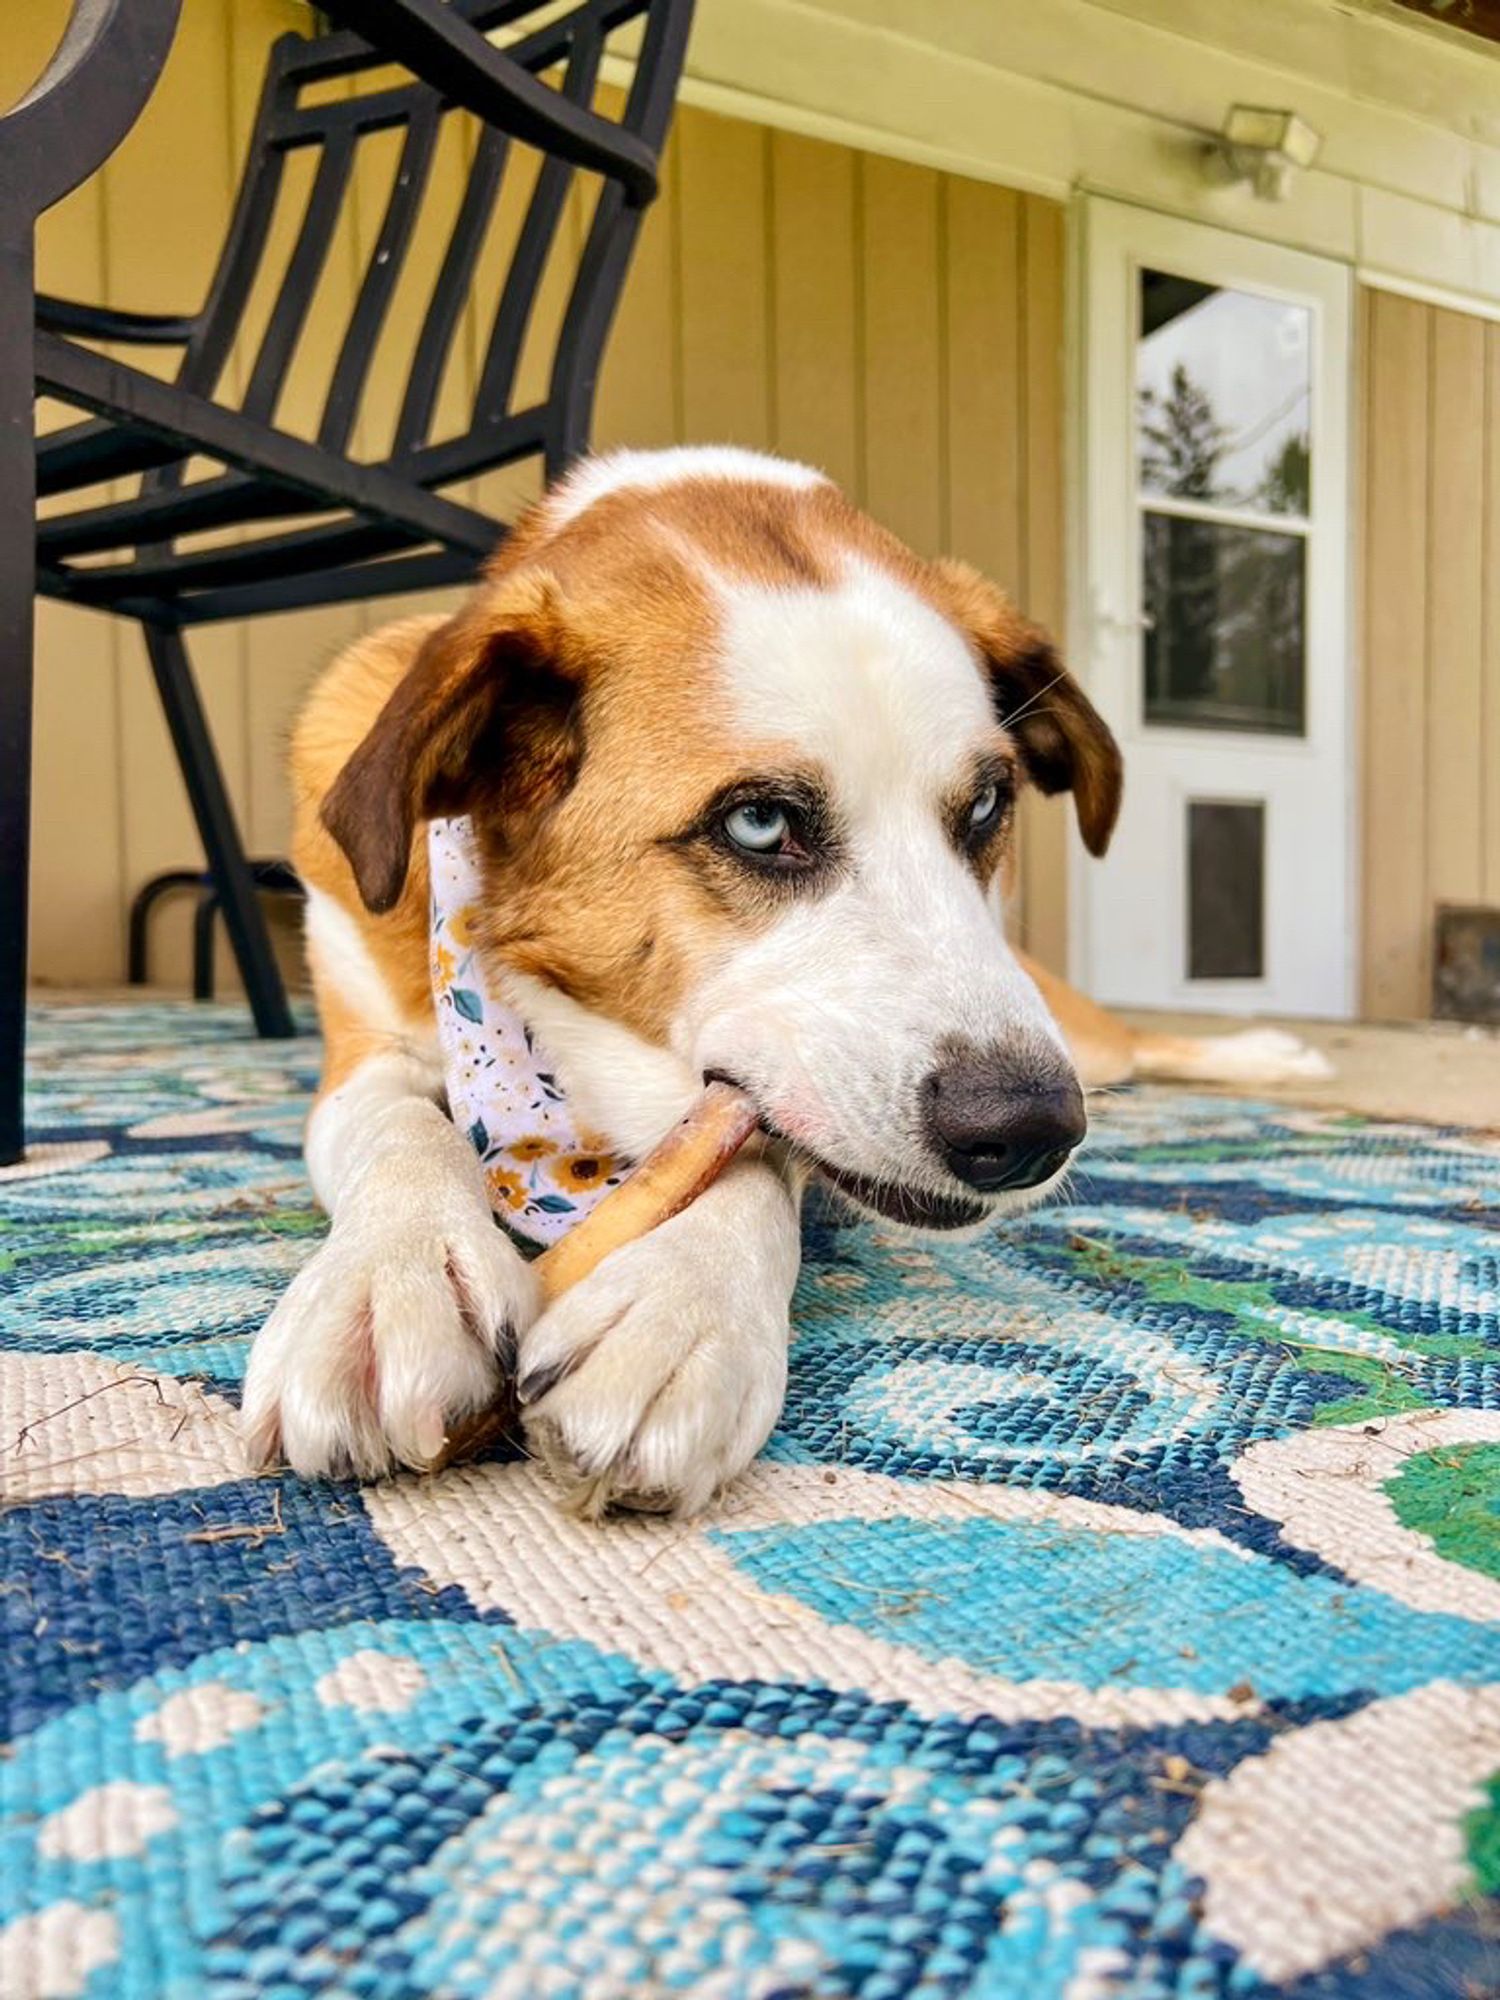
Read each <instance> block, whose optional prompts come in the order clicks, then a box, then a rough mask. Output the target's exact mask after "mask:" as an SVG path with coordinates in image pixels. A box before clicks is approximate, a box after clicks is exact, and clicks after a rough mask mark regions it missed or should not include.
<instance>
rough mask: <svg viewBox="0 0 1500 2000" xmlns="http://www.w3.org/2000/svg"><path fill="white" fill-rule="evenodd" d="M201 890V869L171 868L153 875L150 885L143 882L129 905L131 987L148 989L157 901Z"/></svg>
mask: <svg viewBox="0 0 1500 2000" xmlns="http://www.w3.org/2000/svg"><path fill="white" fill-rule="evenodd" d="M202 886H203V871H202V869H201V868H169V869H167V871H166V873H165V874H162V875H153V876H152V877H151V880H150V881H149V882H143V883H142V884H141V886H140V888H139V889H137V890H136V892H135V895H134V897H133V898H132V900H131V904H130V923H129V927H128V931H127V935H128V938H129V946H128V951H127V957H126V964H127V966H128V968H129V969H128V971H127V972H126V974H125V977H126V979H127V980H128V981H129V983H130V984H131V985H132V986H146V985H148V984H149V983H150V977H151V970H150V967H151V961H150V955H149V948H150V942H151V940H150V936H149V933H148V927H149V925H150V922H151V912H152V911H153V910H154V909H155V908H156V904H157V899H158V898H159V897H161V896H165V895H168V894H169V893H170V892H171V891H172V890H173V889H201V888H202Z"/></svg>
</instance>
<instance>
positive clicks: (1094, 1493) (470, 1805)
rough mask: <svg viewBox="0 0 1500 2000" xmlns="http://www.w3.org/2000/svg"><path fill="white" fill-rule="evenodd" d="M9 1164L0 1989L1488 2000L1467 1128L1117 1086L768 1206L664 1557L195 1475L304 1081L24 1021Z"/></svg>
mask: <svg viewBox="0 0 1500 2000" xmlns="http://www.w3.org/2000/svg"><path fill="white" fill-rule="evenodd" d="M32 1055H33V1061H32V1075H33V1083H32V1093H33V1094H32V1098H31V1117H32V1121H33V1130H34V1131H35V1132H36V1134H37V1137H38V1140H39V1144H38V1146H37V1148H36V1151H35V1154H34V1156H33V1157H32V1159H31V1160H29V1161H28V1163H27V1165H26V1166H25V1167H24V1168H23V1169H20V1170H8V1171H7V1172H5V1173H4V1174H0V1219H3V1232H0V1492H3V1507H0V1540H3V1551H0V1623H3V1627H4V1636H5V1654H4V1683H3V1690H0V1693H3V1706H4V1718H3V1736H4V1747H3V1749H0V1816H3V1817H0V1996H3V2000H199V1996H211V2000H305V1996H314V1995H316V1996H320V2000H423V1997H424V1996H441V2000H471V1996H472V2000H479V1996H490V1997H491V2000H540V1997H541V1996H555V2000H575V1997H576V2000H624V1997H625V1996H632V1997H633V1996H648V2000H649V1997H650V1996H666V1995H672V1994H679V1993H682V1994H689V1995H694V1996H708V2000H741V1996H744V1997H745V2000H751V1996H755V2000H843V1996H858V2000H899V1996H910V2000H1012V1996H1013V1997H1014V2000H1210V1996H1223V2000H1231V1996H1233V2000H1270V1996H1273V1995H1274V1996H1276V1997H1277V2000H1336V1996H1337V2000H1342V1996H1355V1995H1358V1996H1371V2000H1373V1997H1374V1996H1392V2000H1398V1996H1399V2000H1410V1996H1424V1995H1432V1996H1444V2000H1447V1996H1454V2000H1465V1997H1466V2000H1486V1996H1495V1995H1500V1903H1497V1901H1496V1895H1497V1892H1500V1145H1497V1144H1496V1143H1495V1142H1491V1141H1487V1140H1485V1139H1483V1138H1481V1137H1477V1136H1475V1135H1473V1134H1456V1133H1451V1132H1444V1131H1439V1130H1435V1129H1429V1128H1425V1127H1419V1126H1413V1125H1400V1126H1397V1125H1391V1124H1377V1123H1371V1122H1367V1121H1363V1120H1360V1119H1357V1118H1350V1117H1342V1116H1331V1115H1328V1114H1321V1113H1311V1112H1305V1111H1288V1110H1284V1109H1282V1110H1278V1109H1276V1108H1274V1107H1271V1106H1267V1105H1258V1104H1250V1103H1244V1102H1233V1101H1227V1100H1225V1101H1216V1100H1212V1099H1209V1098H1206V1097H1203V1096H1189V1095H1183V1094H1180V1093H1174V1092H1168V1091H1164V1090H1160V1089H1154V1090H1145V1089H1142V1090H1137V1091H1134V1092H1122V1093H1119V1094H1116V1095H1114V1096H1111V1097H1108V1098H1105V1099H1103V1100H1102V1101H1100V1102H1099V1103H1097V1104H1096V1106H1095V1112H1094V1128H1093V1131H1092V1134H1091V1137H1090V1140H1089V1143H1088V1146H1087V1149H1086V1152H1085V1154H1084V1156H1083V1159H1082V1161H1081V1163H1080V1166H1079V1169H1078V1171H1077V1173H1076V1176H1075V1179H1074V1183H1073V1187H1072V1192H1071V1196H1070V1199H1069V1200H1068V1201H1067V1202H1066V1203H1065V1204H1061V1205H1057V1206H1054V1207H1050V1208H1048V1209H1046V1210H1044V1211H1042V1212H1040V1213H1038V1214H1037V1215H1036V1216H1034V1217H1033V1218H1030V1219H1028V1220H1027V1221H1026V1222H1025V1223H1024V1224H1021V1225H1018V1226H1014V1227H1007V1228H1005V1229H1002V1230H999V1231H997V1232H996V1233H994V1234H993V1235H991V1236H990V1237H988V1238H987V1239H985V1240H982V1241H979V1242H971V1243H961V1244H960V1243H945V1242H942V1241H936V1242H922V1243H918V1242H916V1241H914V1240H911V1239H903V1238H902V1237H900V1236H899V1235H897V1234H895V1233H893V1232H888V1231H885V1230H882V1229H880V1228H878V1227H876V1226H873V1225H871V1224H868V1223H864V1222H857V1221H854V1220H852V1219H850V1218H849V1217H847V1216H844V1215H841V1214H839V1213H837V1212H835V1211H834V1210H833V1209H832V1208H831V1207H830V1206H828V1205H817V1204H816V1203H815V1204H814V1205H813V1207H812V1209H811V1210H810V1212H809V1215H808V1220H807V1227H806V1239H807V1259H806V1267H805V1270H804V1273H803V1277H802V1280H801V1284H800V1287H799V1290H798V1293H797V1297H796V1301H795V1324H796V1328H797V1339H796V1345H795V1348H794V1351H793V1357H792V1368H791V1388H790V1395H789V1398H788V1402H787V1408H786V1413H785V1416H784V1418H783V1420H782V1422H781V1424H780V1426H779V1428H778V1430H777V1432H776V1434H775V1436H774V1438H773V1440H772V1442H771V1444H770V1446H769V1447H768V1449H767V1451H766V1453H765V1454H764V1456H763V1458H762V1460H761V1461H760V1462H759V1463H758V1464H757V1465H756V1466H755V1467H754V1468H753V1470H752V1471H751V1473H750V1474H749V1475H748V1476H747V1477H746V1478H745V1479H744V1480H743V1481H741V1482H740V1483H739V1484H738V1485H737V1486H736V1487H735V1488H734V1489H733V1490H732V1491H731V1492H730V1493H729V1494H728V1495H727V1496H725V1497H724V1499H723V1500H722V1501H721V1502H719V1503H718V1504H717V1505H716V1507H715V1508H714V1510H713V1511H712V1512H711V1513H710V1514H709V1515H707V1516H706V1517H705V1518H703V1519H701V1520H698V1521H695V1522H692V1523H690V1524H689V1523H683V1522H680V1521H663V1520H654V1519H638V1520H627V1521H622V1522H617V1523H612V1524H607V1525H605V1526H603V1527H589V1526H583V1525H580V1524H578V1523H576V1522H573V1521H571V1520H569V1519H567V1518H565V1517H564V1516H563V1515H562V1514H561V1513H560V1512H559V1511H558V1510H557V1508H556V1506H555V1504H554V1502H553V1499H552V1496H551V1494H550V1492H549V1490H548V1487H547V1484H546V1482H545V1479H544V1478H543V1476H542V1475H541V1474H540V1473H539V1471H538V1470H537V1468H535V1467H534V1466H532V1465H531V1464H529V1463H528V1462H527V1461H526V1460H525V1459H524V1458H523V1457H522V1456H521V1455H519V1454H518V1453H515V1452H511V1453H509V1454H508V1455H507V1454H505V1453H501V1454H499V1455H497V1456H495V1457H494V1458H493V1459H491V1460H490V1461H488V1462H486V1463H484V1464H481V1465H478V1466H473V1467H468V1468H464V1469H460V1470H455V1471H452V1472H449V1473H446V1474H444V1475H442V1476H440V1477H437V1478H434V1479H430V1480H419V1479H415V1478H401V1479H396V1480H391V1481H388V1482H385V1483H383V1484H380V1485H377V1486H371V1487H367V1488H363V1489H361V1488H359V1487H357V1486H355V1485H353V1484H350V1483H343V1484H330V1485H309V1484H305V1483H303V1482H301V1481H299V1480H297V1479H294V1478H291V1477H266V1478H255V1477H252V1476H250V1475H249V1473H248V1470H247V1467H246V1464H245V1461H244V1459H243V1456H242V1454H241V1451H240V1447H239V1443H238V1439H237V1435H236V1428H235V1406H236V1402H237V1398H238V1384H239V1381H240V1378H241V1375H242V1373H243V1369H244V1364H245V1358H246V1353H247V1350H248V1346H249V1342H250V1339H251V1336H252V1334H253V1333H254V1331H255V1329H256V1328H257V1326H258V1325H259V1324H260V1323H261V1321H262V1320H263V1319H264V1317H265V1316H266V1314H267V1312H268V1311H269V1310H270V1307H271V1305H272V1303H273V1301H274V1300H275V1299H276V1297H277V1295H278V1293H279V1292H280V1291H281V1289H282V1288H283V1287H284V1286H285V1284H286V1283H287V1281H288V1279H289V1278H290V1277H291V1276H292V1274H293V1273H294V1272H295V1271H296V1270H297V1269H298V1268H299V1267H300V1266H301V1265H302V1263H303V1262H304V1260H305V1259H306V1258H307V1257H309V1256H310V1255H311V1254H312V1253H313V1251H314V1250H315V1249H316V1247H317V1244H318V1242H319V1239H320V1237H321V1236H322V1234H323V1231H324V1228H325V1226H326V1225H325V1223H324V1221H323V1219H322V1217H321V1216H320V1215H319V1214H318V1213H317V1211H316V1210H315V1208H314V1207H313V1204H312V1200H311V1196H310V1193H309V1190H308V1187H307V1183H306V1180H305V1178H304V1175H303V1171H302V1165H301V1159H300V1152H299V1145H300V1128H301V1123H302V1119H303V1117H304V1115H305V1111H306V1107H307V1102H308V1096H309V1092H310V1090H311V1087H312V1083H313V1079H314V1075H315V1070H316V1060H317V1051H316V1045H315V1043H314V1041H313V1039H312V1038H311V1037H310V1036H309V1037H306V1038H304V1039H302V1040H300V1041H297V1042H293V1043H289V1044H288V1043H282V1044H270V1043H257V1042H255V1041H254V1040H252V1039H250V1037H249V1036H248V1034H247V1031H246V1027H245V1023H244V1018H243V1015H242V1014H241V1012H240V1011H239V1010H238V1009H235V1008H227V1007H226V1008H213V1007H208V1008H204V1007H191V1006H188V1005H186V1004H184V1005H177V1006H169V1005H161V1004H158V1005H151V1006H137V1007H129V1008H126V1007H98V1008H91V1007H55V1008H51V1009H43V1010H41V1011H40V1012H39V1014H38V1017H37V1020H36V1023H35V1031H34V1037H33V1044H32Z"/></svg>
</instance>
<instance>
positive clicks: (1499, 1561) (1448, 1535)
mask: <svg viewBox="0 0 1500 2000" xmlns="http://www.w3.org/2000/svg"><path fill="white" fill-rule="evenodd" d="M1385 1490H1386V1492H1387V1493H1388V1494H1389V1495H1390V1499H1391V1505H1392V1506H1393V1507H1394V1508H1395V1510H1396V1518H1397V1520H1398V1521H1400V1523H1401V1525H1402V1527H1404V1528H1413V1529H1415V1530H1416V1531H1417V1533H1418V1534H1422V1535H1426V1536H1428V1537H1429V1538H1430V1540H1431V1541H1432V1544H1433V1546H1434V1548H1436V1550H1437V1552H1438V1554H1439V1555H1442V1556H1446V1557H1447V1558H1448V1560H1449V1561H1450V1562H1456V1563H1463V1564H1465V1565H1466V1566H1467V1567H1468V1568H1469V1569H1477V1570H1480V1571H1482V1572H1483V1574H1484V1575H1485V1576H1492V1577H1496V1578H1500V1444H1461V1445H1450V1446H1448V1447H1447V1448H1446V1449H1443V1450H1439V1451H1423V1452H1418V1453H1416V1454H1415V1455H1414V1456H1413V1457H1411V1458H1409V1459H1407V1460H1406V1462H1405V1464H1404V1465H1403V1466H1402V1467H1401V1470H1400V1471H1399V1472H1398V1473H1397V1474H1396V1476H1395V1478H1394V1479H1391V1480H1388V1481H1387V1482H1386V1489H1385ZM1496 1853H1497V1856H1500V1847H1497V1849H1496Z"/></svg>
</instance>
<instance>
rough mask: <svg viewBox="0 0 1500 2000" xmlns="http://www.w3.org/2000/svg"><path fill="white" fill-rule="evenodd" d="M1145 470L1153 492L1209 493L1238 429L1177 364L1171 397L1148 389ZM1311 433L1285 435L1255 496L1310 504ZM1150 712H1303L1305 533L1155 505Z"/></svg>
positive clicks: (1150, 539) (1248, 723)
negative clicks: (1171, 512) (1298, 535)
mask: <svg viewBox="0 0 1500 2000" xmlns="http://www.w3.org/2000/svg"><path fill="white" fill-rule="evenodd" d="M1138 419H1139V424H1140V437H1141V474H1142V481H1143V484H1144V485H1145V486H1146V487H1147V489H1148V490H1150V491H1155V492H1159V493H1161V492H1164V493H1167V494H1170V495H1171V496H1172V497H1173V498H1174V499H1182V500H1204V501H1209V502H1213V501H1214V500H1216V499H1218V498H1219V497H1220V495H1219V493H1218V488H1217V480H1216V475H1217V471H1218V464H1219V460H1220V458H1221V457H1222V456H1223V454H1224V452H1225V449H1226V446H1227V445H1228V443H1229V438H1230V433H1229V431H1228V429H1227V427H1226V426H1225V425H1223V424H1221V423H1220V422H1219V420H1218V418H1217V417H1216V416H1215V415H1214V408H1213V401H1212V398H1211V397H1210V396H1209V395H1208V393H1207V391H1206V390H1204V389H1202V388H1200V387H1199V385H1198V384H1197V383H1196V382H1194V381H1193V379H1192V377H1191V376H1190V375H1189V374H1188V372H1187V370H1186V368H1184V367H1183V366H1182V365H1181V364H1180V363H1179V364H1178V366H1177V367H1175V368H1174V369H1173V371H1172V386H1171V389H1170V392H1169V393H1168V394H1167V395H1165V396H1158V395H1157V394H1156V393H1155V392H1154V391H1152V390H1150V389H1143V390H1142V391H1141V392H1140V398H1139V409H1138ZM1308 489H1309V452H1308V440H1307V437H1306V435H1305V434H1299V435H1296V436H1292V437H1289V438H1287V439H1286V441H1285V442H1284V443H1283V445H1282V446H1281V448H1280V450H1279V451H1278V452H1277V453H1276V455H1275V457H1274V458H1273V459H1272V460H1271V463H1270V464H1269V466H1268V467H1267V468H1266V472H1265V474H1264V477H1263V479H1262V481H1261V484H1260V487H1259V489H1258V491H1257V492H1256V493H1255V495H1254V496H1253V504H1258V505H1259V506H1261V507H1263V508H1264V509H1265V510H1266V512H1268V513H1293V514H1303V513H1305V512H1306V511H1307V501H1308ZM1143 562H1144V570H1145V574H1144V577H1143V579H1142V580H1143V583H1144V594H1145V608H1146V612H1147V616H1148V618H1149V620H1150V624H1149V625H1148V628H1147V640H1146V696H1147V710H1148V713H1149V714H1151V715H1152V716H1154V717H1155V718H1156V719H1157V720H1160V721H1173V720H1175V721H1180V722H1189V721H1197V722H1200V723H1207V724H1210V725H1212V724H1213V723H1218V724H1221V725H1223V726H1227V727H1234V726H1235V725H1236V724H1237V725H1238V726H1239V727H1241V728H1271V729H1275V728H1281V729H1297V728H1300V726H1301V720H1302V653H1303V647H1302V638H1303V548H1302V544H1301V542H1300V540H1298V539H1295V538H1293V537H1291V536H1287V535H1278V534H1271V533H1267V532H1265V531H1263V530H1261V529H1257V528H1241V527H1236V526H1232V525H1230V524H1229V523H1227V522H1216V521H1195V520H1191V519H1184V518H1180V517H1178V518H1173V517H1171V516H1167V515H1159V514H1152V513H1150V512H1149V511H1148V513H1147V515H1146V519H1145V539H1144V548H1143Z"/></svg>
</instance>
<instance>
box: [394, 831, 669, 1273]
mask: <svg viewBox="0 0 1500 2000" xmlns="http://www.w3.org/2000/svg"><path fill="white" fill-rule="evenodd" d="M427 857H428V866H429V873H430V877H431V884H432V898H431V911H432V914H431V933H430V938H429V957H430V964H431V972H432V1001H433V1007H434V1010H435V1012H436V1016H437V1028H438V1039H439V1042H440V1044H441V1047H442V1051H443V1075H444V1082H445V1084H446V1086H447V1092H448V1110H449V1115H450V1116H451V1117H452V1119H453V1122H454V1124H455V1125H456V1126H457V1127H458V1129H459V1131H460V1132H462V1133H464V1134H465V1135H466V1136H467V1138H468V1140H469V1142H470V1144H471V1145H472V1146H473V1148H474V1150H475V1152H476V1153H477V1154H478V1155H479V1160H480V1164H481V1166H482V1167H483V1168H484V1177H485V1185H486V1187H487V1188H488V1191H489V1197H490V1206H491V1207H492V1208H493V1209H494V1211H495V1213H496V1214H497V1215H498V1216H499V1217H500V1219H501V1220H502V1221H503V1222H504V1223H505V1225H506V1227H507V1228H508V1229H510V1230H512V1231H513V1232H514V1233H515V1234H517V1235H518V1236H521V1237H524V1238H525V1239H527V1240H528V1241H529V1242H532V1243H535V1244H539V1245H543V1246H545V1245H546V1244H549V1243H555V1242H556V1241H557V1239H558V1238H559V1237H560V1236H564V1235H566V1234H567V1232H568V1230H570V1229H571V1228H572V1226H573V1224H574V1223H575V1222H579V1221H581V1220H582V1218H583V1217H584V1216H585V1215H586V1214H587V1213H588V1212H589V1210H590V1209H591V1208H592V1207H593V1206H594V1204H595V1202H597V1201H598V1200H599V1199H600V1197H601V1196H602V1195H603V1194H605V1193H606V1191H607V1190H608V1189H610V1188H612V1187H616V1186H618V1185H619V1183H620V1181H622V1180H623V1179H624V1177H625V1175H626V1174H627V1173H628V1172H629V1171H630V1168H631V1166H632V1164H633V1163H632V1162H631V1161H630V1160H629V1159H627V1158H626V1157H625V1156H624V1155H623V1154H620V1153H617V1152H615V1151H613V1150H612V1148H611V1147H610V1145H609V1143H608V1141H607V1140H606V1139H604V1138H603V1137H601V1135H600V1134H598V1133H597V1132H590V1131H589V1130H587V1129H586V1128H585V1127H583V1126H580V1125H579V1123H578V1121H577V1119H576V1118H575V1117H574V1115H573V1112H572V1110H571V1108H570V1106H569V1104H568V1100H567V1094H566V1092H565V1091H564V1090H563V1088H562V1085H561V1084H560V1083H559V1082H558V1079H557V1074H556V1071H555V1070H554V1069H553V1067H552V1064H551V1062H550V1060H549V1058H548V1056H547V1052H546V1050H545V1049H544V1048H543V1047H542V1045H541V1044H540V1042H539V1041H538V1040H537V1038H536V1036H535V1035H534V1034H533V1033H532V1031H531V1029H530V1028H529V1027H528V1026H527V1024H526V1022H525V1021H524V1020H523V1019H522V1018H521V1016H520V1015H519V1014H518V1013H517V1012H516V1010H515V1008H514V1007H512V1006H511V1005H510V1004H509V1003H508V1002H507V1001H506V1000H505V998H504V997H503V995H501V994H499V993H497V992H495V990H494V986H493V982H492V981H491V980H490V979H489V978H488V977H487V974H486V970H485V966H484V964H483V961H482V958H481V955H480V952H479V950H478V940H477V935H476V931H477V924H478V917H479V909H480V873H479V866H478V858H477V855H476V853H475V850H474V838H473V828H472V826H471V824H470V822H469V820H468V819H467V818H459V819H435V820H432V821H431V822H430V823H429V825H428V829H427Z"/></svg>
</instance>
